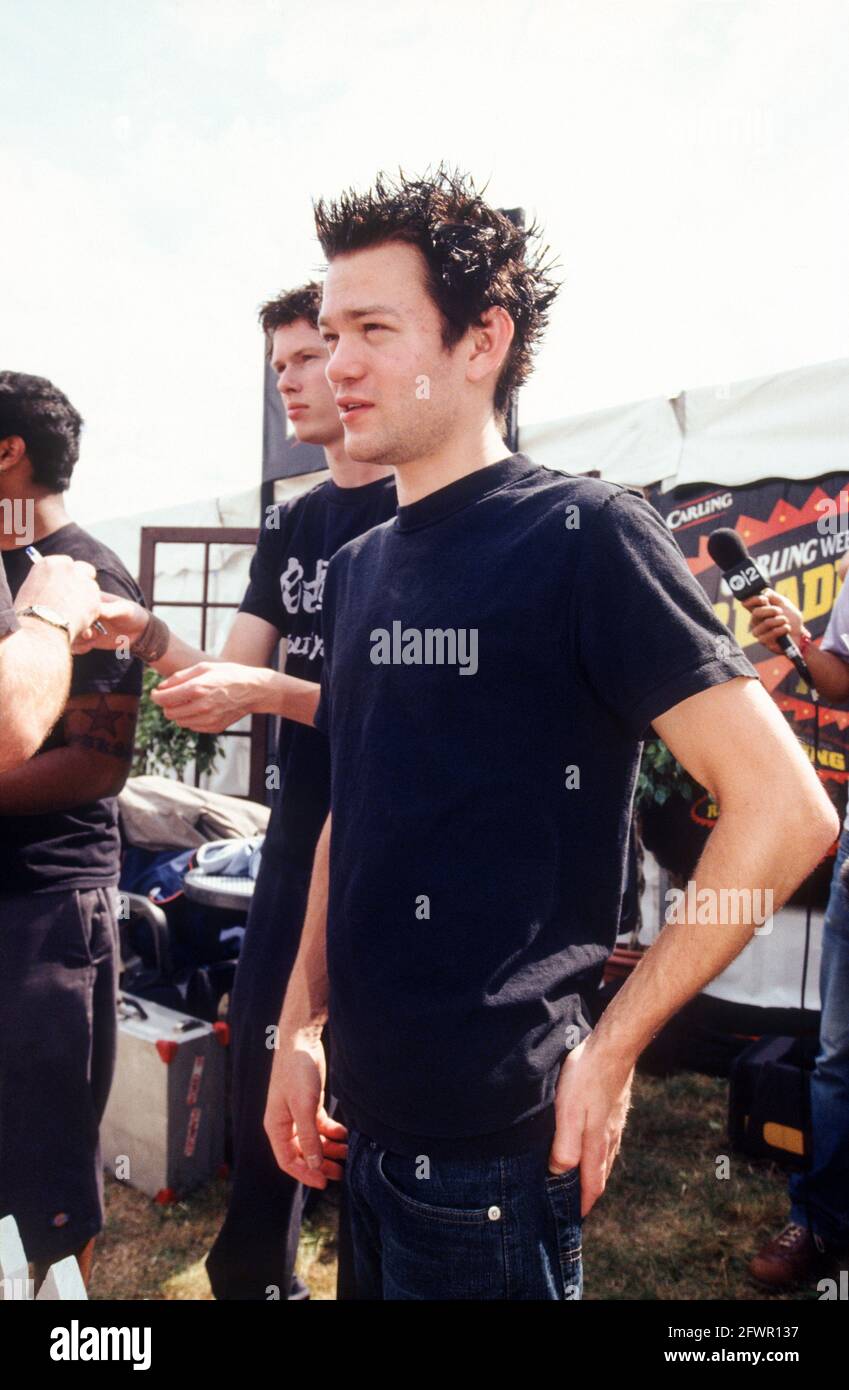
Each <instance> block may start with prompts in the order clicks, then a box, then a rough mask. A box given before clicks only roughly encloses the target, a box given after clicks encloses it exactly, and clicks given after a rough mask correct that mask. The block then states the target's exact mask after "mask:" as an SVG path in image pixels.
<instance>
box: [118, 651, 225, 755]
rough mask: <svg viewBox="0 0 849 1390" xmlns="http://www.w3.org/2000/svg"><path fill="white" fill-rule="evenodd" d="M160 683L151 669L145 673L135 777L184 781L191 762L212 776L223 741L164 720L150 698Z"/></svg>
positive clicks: (214, 736)
mask: <svg viewBox="0 0 849 1390" xmlns="http://www.w3.org/2000/svg"><path fill="white" fill-rule="evenodd" d="M161 679H162V677H161V676H160V675H159V674H158V673H157V672H156V671H154V670H153V669H152V667H150V666H149V667H148V668H147V669H146V671H145V673H144V681H143V685H142V697H141V703H140V705H139V719H138V724H137V726H136V751H135V756H134V758H133V772H132V775H133V776H134V777H144V776H145V775H147V774H149V773H154V772H158V773H162V774H164V775H166V776H167V775H168V773H171V772H174V773H176V774H177V777H178V778H180V779H182V776H183V772H184V771H185V769H186V768H187V767H188V765H189V764H190V763H192V762H196V763H197V767H198V771H200V772H212V771H213V769H214V767H215V763H216V761H217V759H218V756H219V754H220V752H221V745H220V740H219V739H218V737H217V735H216V734H196V733H194V732H193V731H192V730H191V729H181V728H180V726H179V724H174V723H172V721H171V720H170V719H166V718H165V715H164V714H163V712H162V710H161V709H160V708H159V706H158V705H157V704H155V703H154V701H153V700H151V698H150V692H151V691H152V690H153V689H155V687H156V686H157V685H158V684H159V682H160V680H161Z"/></svg>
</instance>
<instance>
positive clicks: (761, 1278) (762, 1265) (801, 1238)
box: [748, 1221, 823, 1289]
mask: <svg viewBox="0 0 849 1390" xmlns="http://www.w3.org/2000/svg"><path fill="white" fill-rule="evenodd" d="M822 1263H823V1256H822V1255H821V1253H820V1251H819V1250H818V1249H817V1246H816V1244H815V1242H814V1238H813V1236H812V1235H811V1233H810V1231H809V1230H808V1228H807V1226H797V1225H796V1223H795V1221H790V1222H788V1223H787V1225H786V1226H785V1227H784V1230H783V1231H780V1232H779V1233H778V1235H777V1236H773V1238H772V1240H770V1241H767V1243H766V1245H765V1246H764V1247H763V1249H761V1250H759V1251H758V1253H757V1255H755V1257H754V1259H752V1260H750V1261H749V1264H748V1270H749V1273H750V1274H751V1276H752V1278H753V1279H757V1280H758V1283H760V1284H769V1285H770V1287H771V1288H774V1289H780V1288H785V1287H786V1286H787V1285H789V1284H798V1283H800V1282H801V1281H802V1280H804V1279H807V1278H809V1277H810V1276H811V1275H812V1274H815V1273H816V1272H817V1270H818V1269H819V1268H820V1266H821V1265H822Z"/></svg>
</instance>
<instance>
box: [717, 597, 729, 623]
mask: <svg viewBox="0 0 849 1390" xmlns="http://www.w3.org/2000/svg"><path fill="white" fill-rule="evenodd" d="M713 611H714V613H715V614H716V616H717V617H718V619H719V621H720V622H721V623H725V626H726V627H727V626H728V604H727V603H726V602H725V600H724V599H720V600H719V602H718V603H715V604H714V605H713Z"/></svg>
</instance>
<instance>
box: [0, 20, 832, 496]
mask: <svg viewBox="0 0 849 1390" xmlns="http://www.w3.org/2000/svg"><path fill="white" fill-rule="evenodd" d="M0 55H2V82H0V189H2V193H3V198H2V217H0V237H2V254H0V365H2V366H4V367H11V368H14V369H17V370H22V371H29V372H35V373H38V374H40V375H45V376H49V377H51V378H53V380H55V381H56V382H57V384H59V385H60V386H61V387H62V389H63V390H65V391H66V392H67V394H68V395H69V396H70V397H71V399H72V400H73V401H74V403H75V404H76V405H77V407H78V408H79V409H80V410H81V412H82V414H83V415H84V416H85V418H86V422H87V423H86V431H85V436H84V448H83V453H82V457H81V461H80V464H79V465H78V472H77V477H76V480H75V483H74V487H73V489H72V493H71V505H72V508H73V511H74V513H75V515H76V517H77V519H79V520H81V521H86V520H94V519H95V518H98V517H104V516H114V515H116V514H119V513H126V512H133V511H138V510H142V509H144V508H148V507H152V506H164V505H167V504H168V503H169V502H171V501H181V500H185V499H188V498H191V497H196V496H199V495H209V494H211V493H213V494H214V493H216V492H221V491H234V490H237V489H239V488H241V487H245V486H250V485H251V484H252V483H253V482H254V481H255V480H256V479H257V478H258V476H259V468H260V424H261V420H260V406H261V365H262V343H261V336H260V333H259V329H258V328H257V325H256V309H257V306H258V304H259V303H260V302H261V301H262V300H263V299H265V298H267V297H269V296H270V295H271V294H273V293H275V292H277V291H278V290H279V289H281V288H283V287H286V288H288V287H291V286H292V285H294V284H297V283H299V282H301V281H302V280H304V279H306V278H307V277H309V276H310V275H312V274H313V273H315V272H316V271H318V270H320V268H321V257H320V252H319V250H318V247H317V244H316V242H315V240H314V234H313V226H312V217H311V205H310V204H311V198H312V197H313V196H318V195H320V194H331V195H332V194H333V193H335V192H336V191H338V190H339V189H341V188H342V187H344V186H345V185H347V184H349V183H356V184H361V185H365V184H367V183H368V182H369V181H370V179H371V176H372V175H373V174H374V172H375V171H376V170H377V169H378V168H380V167H385V168H390V169H394V168H397V167H398V166H399V165H402V166H403V167H404V168H405V169H406V170H408V171H410V172H419V171H420V170H422V169H423V168H424V167H425V166H426V165H427V164H428V163H429V162H437V161H439V160H440V159H444V160H447V161H449V162H453V163H456V164H459V165H461V166H462V167H464V168H466V169H468V170H469V171H471V172H472V173H473V174H474V176H475V178H476V179H477V180H478V181H479V182H480V183H484V182H487V181H488V182H489V196H490V197H491V200H492V201H494V202H496V203H498V204H501V205H507V206H514V205H522V206H524V207H525V208H526V210H527V211H528V213H529V215H531V216H536V217H537V218H538V219H539V221H540V222H541V223H542V224H543V226H544V227H545V230H546V236H547V240H548V241H549V243H550V244H551V246H552V248H553V249H554V250H556V252H557V253H558V255H559V257H560V260H561V263H562V272H561V273H562V275H563V277H564V280H565V285H564V289H563V292H562V294H561V297H560V299H559V302H558V305H557V307H556V309H555V311H554V314H553V320H552V325H551V329H550V331H549V335H548V339H547V343H546V345H545V347H544V349H543V351H542V353H541V354H540V356H539V359H538V364H537V369H536V373H535V376H534V378H533V380H532V382H531V383H530V384H529V386H528V387H527V388H526V389H525V391H524V393H523V396H522V400H521V406H520V409H521V416H522V418H524V419H525V420H526V421H530V420H542V419H546V418H555V417H561V416H566V415H571V414H575V413H579V412H583V411H586V410H592V409H595V408H599V407H602V406H607V405H613V404H616V403H618V402H624V401H630V400H636V399H640V398H642V397H646V396H652V395H658V394H670V395H672V394H674V393H675V392H677V391H678V390H680V389H681V388H682V387H686V386H690V387H693V386H701V385H709V384H711V383H721V382H727V381H734V380H739V379H741V378H744V377H750V376H757V375H760V374H763V373H768V372H771V371H781V370H786V369H789V368H792V367H795V366H799V365H802V364H807V363H812V362H819V361H829V360H832V359H834V358H837V357H844V356H849V264H848V262H849V180H847V176H846V171H847V169H849V61H847V60H849V23H847V6H846V3H845V0H805V3H804V4H800V3H798V0H790V2H788V3H785V0H572V3H568V0H567V2H566V3H564V0H529V3H524V2H523V0H485V3H483V0H482V2H481V3H472V2H471V0H428V3H427V4H421V3H418V4H414V3H407V2H406V0H400V3H399V0H376V3H368V0H359V3H354V0H302V2H301V3H299V4H297V5H295V4H290V3H286V0H145V3H143V4H139V3H138V2H137V0H135V2H134V3H130V0H99V2H98V3H95V0H2V5H0Z"/></svg>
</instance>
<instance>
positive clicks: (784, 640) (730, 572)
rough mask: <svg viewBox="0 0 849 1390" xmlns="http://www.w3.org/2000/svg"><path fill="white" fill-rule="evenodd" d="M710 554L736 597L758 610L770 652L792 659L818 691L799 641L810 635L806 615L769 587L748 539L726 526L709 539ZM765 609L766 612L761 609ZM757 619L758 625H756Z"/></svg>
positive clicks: (758, 630) (760, 628) (758, 632)
mask: <svg viewBox="0 0 849 1390" xmlns="http://www.w3.org/2000/svg"><path fill="white" fill-rule="evenodd" d="M707 548H708V553H709V555H710V557H711V559H712V560H713V562H714V564H716V565H717V566H718V567H719V569H720V570H721V571H722V575H723V578H724V579H725V582H726V584H727V585H728V587H729V589H730V590H731V592H732V594H733V595H734V597H735V598H737V599H739V600H740V602H741V603H742V605H743V607H744V608H746V609H748V611H749V612H757V613H758V617H757V619H755V618H754V617H753V619H752V623H751V626H752V632H753V633H754V634H755V636H756V637H757V638H758V641H761V640H762V638H761V632H762V633H763V635H764V638H766V639H768V640H765V641H764V643H763V645H764V646H765V647H767V648H768V649H769V650H770V651H774V652H776V653H779V652H780V653H781V655H782V656H786V657H787V658H788V660H789V661H792V663H793V665H794V666H795V668H796V670H797V671H798V672H799V675H800V676H801V677H802V680H803V681H805V682H806V684H807V685H809V686H810V687H811V690H812V691H813V690H815V689H816V687H815V685H814V679H813V676H812V675H811V673H810V671H809V670H808V665H807V662H806V661H805V658H804V657H803V656H802V653H801V652H800V650H799V648H798V646H797V645H796V641H797V639H798V641H801V640H802V639H803V638H804V637H806V636H807V637H810V633H809V632H808V631H807V629H806V628H804V627H803V625H802V615H801V613H800V612H799V610H798V608H796V607H795V606H794V605H793V604H792V603H789V602H788V600H786V599H783V598H782V597H781V595H780V594H777V593H776V592H775V590H774V589H771V588H770V587H769V580H768V579H767V577H766V575H765V574H764V573H763V571H762V570H760V569H759V568H758V566H757V564H756V563H755V561H754V560H753V559H752V557H751V555H750V554H749V552H748V549H747V548H746V544H745V542H744V541H743V540H742V538H741V537H740V536H739V535H738V534H737V532H736V531H734V530H732V529H731V527H730V526H722V527H720V529H719V530H718V531H714V532H713V534H712V535H711V536H710V538H709V539H708V545H707ZM760 610H762V611H760ZM755 622H757V628H756V627H755Z"/></svg>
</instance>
